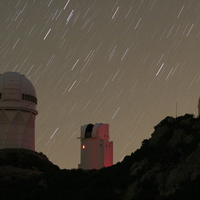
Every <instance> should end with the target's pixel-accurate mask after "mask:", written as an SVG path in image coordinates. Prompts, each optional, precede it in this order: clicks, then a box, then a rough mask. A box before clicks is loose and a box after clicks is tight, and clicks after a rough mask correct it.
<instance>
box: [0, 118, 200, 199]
mask: <svg viewBox="0 0 200 200" xmlns="http://www.w3.org/2000/svg"><path fill="white" fill-rule="evenodd" d="M154 128H155V131H154V132H153V134H152V136H151V138H150V139H148V140H144V141H143V142H142V145H141V148H140V149H138V150H137V151H135V152H134V153H132V154H131V155H130V156H126V157H125V158H124V160H123V161H122V162H121V163H117V164H116V165H113V166H112V167H109V168H103V169H101V170H90V171H83V170H80V169H72V170H65V169H64V170H61V169H59V167H58V166H56V165H54V164H52V163H51V162H50V161H49V160H48V158H47V157H46V156H45V155H43V154H42V153H37V152H34V151H30V150H25V149H2V150H0V195H1V196H0V199H1V200H3V199H4V200H5V199H6V200H12V199H20V200H23V199H29V200H31V199H37V200H39V199H48V200H51V199H55V200H59V199H75V200H76V199H86V200H88V199H95V200H98V199H102V200H105V199H109V200H111V199H116V200H118V199H119V200H121V199H123V200H130V199H133V200H139V199H141V200H144V199H159V200H160V199H161V200H178V199H181V200H183V199H184V200H185V199H194V200H197V199H200V118H195V117H194V116H193V115H189V114H186V115H185V116H181V117H178V118H173V117H166V118H165V119H164V120H162V121H161V122H160V123H159V124H158V125H157V126H155V127H154Z"/></svg>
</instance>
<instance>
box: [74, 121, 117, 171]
mask: <svg viewBox="0 0 200 200" xmlns="http://www.w3.org/2000/svg"><path fill="white" fill-rule="evenodd" d="M78 139H80V140H81V163H80V164H79V166H78V168H81V169H84V170H90V169H101V168H103V167H109V166H111V165H113V142H111V141H109V139H110V137H109V124H102V123H96V124H94V125H93V124H86V125H84V126H81V136H80V137H79V138H78Z"/></svg>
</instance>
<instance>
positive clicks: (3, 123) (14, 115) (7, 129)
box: [0, 72, 38, 150]
mask: <svg viewBox="0 0 200 200" xmlns="http://www.w3.org/2000/svg"><path fill="white" fill-rule="evenodd" d="M36 105H37V98H36V92H35V88H34V87H33V85H32V83H31V82H30V81H29V80H28V79H27V78H26V77H24V76H23V75H21V74H20V73H17V72H6V73H4V74H1V75H0V149H4V148H25V149H30V150H35V116H36V115H37V113H38V112H37V110H36Z"/></svg>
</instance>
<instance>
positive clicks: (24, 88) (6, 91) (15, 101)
mask: <svg viewBox="0 0 200 200" xmlns="http://www.w3.org/2000/svg"><path fill="white" fill-rule="evenodd" d="M36 105H37V97H36V92H35V88H34V87H33V85H32V83H31V82H30V81H29V80H28V79H27V78H26V77H25V76H23V75H21V74H20V73H18V72H5V73H4V74H1V75H0V108H2V107H3V108H5V107H16V108H24V109H28V110H32V111H34V112H35V114H37V110H36Z"/></svg>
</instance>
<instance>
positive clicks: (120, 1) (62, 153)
mask: <svg viewBox="0 0 200 200" xmlns="http://www.w3.org/2000/svg"><path fill="white" fill-rule="evenodd" d="M199 13H200V2H199V0H173V1H167V0H29V1H26V0H14V1H13V0H0V73H4V72H6V71H16V72H20V73H21V74H24V75H25V76H26V77H27V78H28V79H30V81H31V82H32V83H33V85H34V86H35V88H36V92H37V98H38V106H37V108H38V111H39V114H38V115H37V120H36V131H35V132H36V150H37V151H38V152H43V153H44V154H46V155H47V156H48V158H49V159H50V160H51V161H52V162H53V163H54V164H56V165H58V166H59V167H60V168H67V169H70V168H77V166H78V164H79V163H80V140H78V139H77V137H79V135H80V126H82V125H85V124H88V123H109V124H110V140H111V141H113V142H114V163H117V162H119V161H121V160H122V159H123V157H124V156H125V155H130V154H131V153H132V152H134V151H135V150H136V149H137V148H139V147H140V146H141V142H142V141H143V140H144V139H147V138H149V137H150V136H151V134H152V132H153V128H154V126H155V125H157V124H158V123H159V122H160V121H161V120H162V119H163V118H165V117H166V116H173V117H175V116H176V103H177V114H178V116H179V115H184V114H185V113H190V114H195V115H197V102H198V98H199V96H200V15H199Z"/></svg>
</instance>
